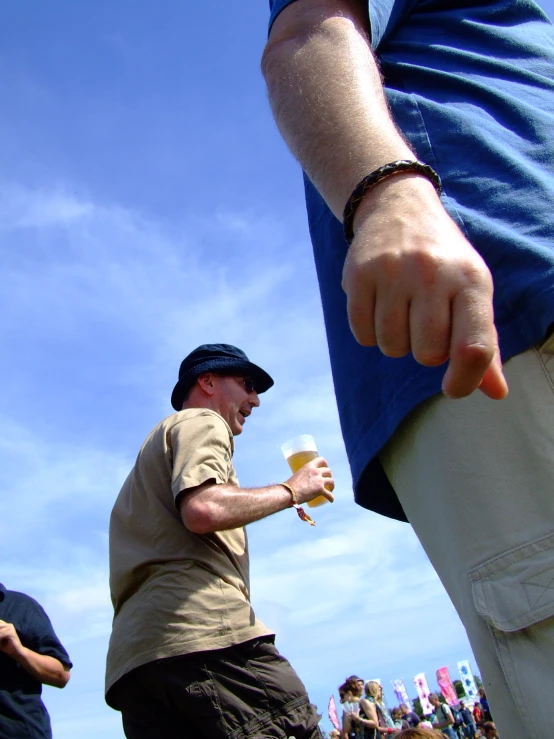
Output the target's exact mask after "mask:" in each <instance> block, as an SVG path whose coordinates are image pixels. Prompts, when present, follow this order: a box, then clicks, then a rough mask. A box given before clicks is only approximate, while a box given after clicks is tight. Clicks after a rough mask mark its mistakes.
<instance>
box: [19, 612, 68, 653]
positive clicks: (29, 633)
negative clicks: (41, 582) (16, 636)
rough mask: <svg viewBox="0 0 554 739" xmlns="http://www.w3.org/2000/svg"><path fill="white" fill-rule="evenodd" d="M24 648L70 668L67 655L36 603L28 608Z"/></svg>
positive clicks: (46, 617) (47, 619)
mask: <svg viewBox="0 0 554 739" xmlns="http://www.w3.org/2000/svg"><path fill="white" fill-rule="evenodd" d="M24 639H25V646H26V647H28V648H29V649H32V650H33V651H34V652H38V654H44V655H46V656H48V657H55V658H56V659H58V660H59V661H60V662H61V663H62V664H64V665H66V666H67V667H70V668H71V667H72V666H73V665H72V663H71V660H70V659H69V655H68V653H67V652H66V650H65V649H64V647H63V646H62V643H61V642H60V640H59V639H58V637H57V636H56V633H55V631H54V628H53V627H52V624H51V622H50V619H49V618H48V616H47V615H46V612H45V610H44V609H43V608H42V606H40V605H39V604H38V603H37V602H36V601H35V602H34V603H33V606H32V607H29V608H28V611H27V618H26V623H25V628H24Z"/></svg>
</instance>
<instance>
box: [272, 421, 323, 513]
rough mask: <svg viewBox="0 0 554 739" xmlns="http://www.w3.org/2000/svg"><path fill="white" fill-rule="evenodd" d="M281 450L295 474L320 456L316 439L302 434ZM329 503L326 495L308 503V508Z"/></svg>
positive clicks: (285, 444)
mask: <svg viewBox="0 0 554 739" xmlns="http://www.w3.org/2000/svg"><path fill="white" fill-rule="evenodd" d="M281 449H282V451H283V454H284V455H285V459H286V460H287V462H288V463H289V467H290V468H291V470H292V471H293V472H298V470H299V469H300V468H301V467H304V465H305V464H307V463H308V462H310V461H311V460H312V459H315V458H316V457H319V456H320V455H319V452H318V451H317V446H316V444H315V440H314V437H313V436H310V434H302V435H301V436H295V438H294V439H289V441H286V442H285V443H284V444H282V445H281ZM328 502H329V501H328V500H327V498H326V497H325V496H324V495H318V496H317V497H315V498H313V499H312V500H309V501H308V506H309V507H310V508H316V507H317V506H319V505H323V504H324V503H328Z"/></svg>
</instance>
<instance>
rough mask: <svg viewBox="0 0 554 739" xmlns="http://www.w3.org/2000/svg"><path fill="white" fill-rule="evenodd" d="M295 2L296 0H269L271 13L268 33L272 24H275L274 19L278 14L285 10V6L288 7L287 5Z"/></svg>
mask: <svg viewBox="0 0 554 739" xmlns="http://www.w3.org/2000/svg"><path fill="white" fill-rule="evenodd" d="M293 2H294V0H269V10H270V15H269V28H268V33H269V31H271V26H272V25H273V21H274V20H275V18H277V16H278V15H279V13H280V12H281V11H282V10H283V8H286V6H287V5H290V4H291V3H293Z"/></svg>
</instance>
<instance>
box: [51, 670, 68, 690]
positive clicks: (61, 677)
mask: <svg viewBox="0 0 554 739" xmlns="http://www.w3.org/2000/svg"><path fill="white" fill-rule="evenodd" d="M70 677H71V671H70V670H69V669H65V668H64V669H63V670H62V671H61V672H60V673H59V674H58V675H56V678H55V680H53V681H52V683H51V684H52V685H53V686H54V687H55V688H65V686H66V685H67V683H68V682H69V678H70Z"/></svg>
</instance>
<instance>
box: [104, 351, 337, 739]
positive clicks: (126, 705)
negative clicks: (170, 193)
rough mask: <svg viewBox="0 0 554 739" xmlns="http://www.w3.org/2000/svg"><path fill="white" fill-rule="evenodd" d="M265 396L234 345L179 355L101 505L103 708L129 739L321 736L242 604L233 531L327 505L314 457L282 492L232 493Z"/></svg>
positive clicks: (292, 676) (322, 469)
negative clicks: (167, 405)
mask: <svg viewBox="0 0 554 739" xmlns="http://www.w3.org/2000/svg"><path fill="white" fill-rule="evenodd" d="M272 385H273V380H272V378H271V377H270V376H269V375H268V374H267V372H265V371H264V370H263V369H262V368H261V367H258V366H257V365H256V364H254V363H252V362H250V360H249V359H248V357H247V356H246V354H245V353H244V352H243V351H241V350H240V349H237V348H236V347H234V346H231V345H229V344H204V345H203V346H200V347H198V348H197V349H195V350H194V351H193V352H191V353H190V354H189V355H188V356H187V357H186V358H185V359H184V360H183V362H182V364H181V367H180V369H179V379H178V381H177V384H176V385H175V388H174V389H173V393H172V395H171V404H172V406H173V408H174V409H175V411H176V413H174V414H173V415H171V416H169V417H168V418H166V419H164V420H163V421H161V422H160V423H159V424H158V425H157V426H156V427H155V428H154V429H153V431H152V432H151V433H150V434H149V436H148V437H147V439H146V441H145V442H144V444H143V446H142V448H141V450H140V452H139V455H138V457H137V460H136V462H135V466H134V467H133V469H132V471H131V473H130V474H129V476H128V478H127V480H126V481H125V483H124V485H123V487H122V489H121V492H120V493H119V496H118V498H117V501H116V503H115V505H114V508H113V511H112V516H111V521H110V588H111V595H112V602H113V605H114V611H115V616H114V622H113V630H112V635H111V639H110V646H109V650H108V658H107V674H106V700H107V702H108V704H109V705H110V706H112V707H113V708H115V709H117V710H119V711H121V713H122V718H123V727H124V730H125V734H126V736H127V737H128V738H129V739H146V738H147V737H148V738H152V737H164V739H172V737H181V736H188V735H189V733H190V735H194V736H198V737H203V736H205V737H208V736H209V737H210V738H213V739H218V738H219V737H221V738H223V737H231V736H232V737H237V739H238V737H239V736H240V737H241V738H244V739H247V738H248V737H260V736H271V737H281V736H282V737H288V736H290V735H294V736H295V737H297V738H298V739H300V737H305V739H314V738H315V737H320V736H321V734H320V731H319V728H318V719H319V717H318V715H317V713H316V711H315V708H314V707H313V706H312V705H311V704H310V702H309V699H308V696H307V694H306V689H305V688H304V686H303V684H302V682H301V681H300V679H299V678H298V676H297V675H296V673H295V672H294V670H293V669H292V668H291V666H290V665H289V663H288V662H287V660H285V659H284V658H283V657H282V656H281V655H280V654H279V653H278V651H277V650H276V648H275V646H274V644H273V641H274V635H273V633H272V632H271V631H270V630H269V629H268V628H267V627H266V626H264V624H263V623H261V621H259V620H258V619H257V618H256V616H255V614H254V612H253V609H252V606H251V605H250V596H249V574H248V569H249V563H248V548H247V541H246V534H245V531H244V528H243V527H244V526H245V525H246V524H249V523H252V522H253V521H257V520H259V519H261V518H264V517H266V516H269V515H271V514H272V513H277V512H278V511H282V510H284V509H285V508H289V507H291V505H293V504H295V505H296V506H297V507H298V504H301V503H304V502H306V501H308V500H311V499H312V498H315V497H317V496H318V495H325V497H326V498H328V499H329V500H332V499H333V496H332V494H331V493H330V492H329V491H328V490H327V488H326V487H325V486H326V485H327V486H328V487H329V488H330V489H331V490H332V489H333V487H334V483H333V480H332V477H331V471H330V470H329V468H328V467H327V463H326V462H325V460H323V459H322V458H318V459H315V460H313V461H312V462H310V463H308V464H307V465H305V466H304V467H303V468H302V469H301V470H299V471H298V472H296V473H295V474H294V475H292V477H291V478H290V479H289V480H287V481H286V482H285V483H281V484H277V485H268V486H265V487H261V488H255V489H248V490H247V489H243V488H240V487H239V484H238V480H237V478H236V474H235V470H234V468H233V464H232V455H233V450H234V446H233V437H234V436H238V435H239V434H240V433H242V429H243V426H244V424H245V422H246V420H247V418H248V416H250V414H251V413H252V411H253V409H254V408H256V407H257V406H259V405H260V399H259V395H260V394H261V393H264V392H266V391H267V390H269V388H270V387H272ZM300 510H301V509H300Z"/></svg>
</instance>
